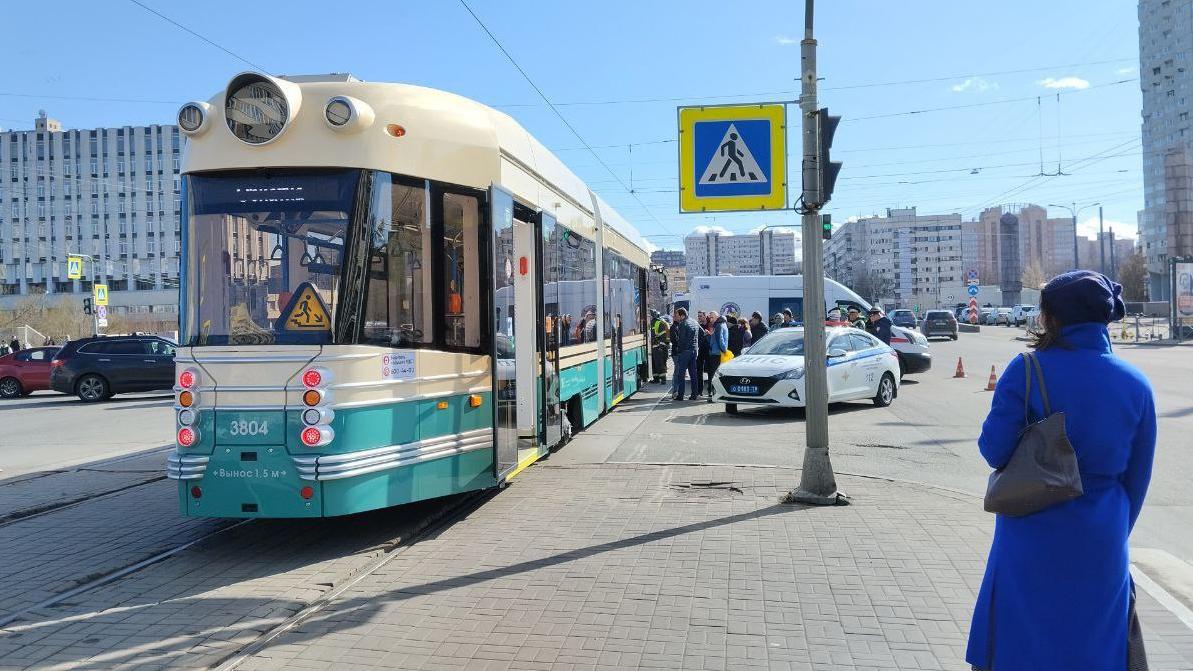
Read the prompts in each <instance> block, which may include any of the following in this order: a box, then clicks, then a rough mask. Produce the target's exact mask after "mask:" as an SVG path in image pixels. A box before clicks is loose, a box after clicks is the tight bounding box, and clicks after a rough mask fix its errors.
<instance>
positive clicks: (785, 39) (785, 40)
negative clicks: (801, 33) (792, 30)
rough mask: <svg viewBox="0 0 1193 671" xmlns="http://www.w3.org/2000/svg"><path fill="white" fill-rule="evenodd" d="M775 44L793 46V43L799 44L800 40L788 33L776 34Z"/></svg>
mask: <svg viewBox="0 0 1193 671" xmlns="http://www.w3.org/2000/svg"><path fill="white" fill-rule="evenodd" d="M775 44H779V45H782V46H785V47H787V46H791V45H792V44H799V40H798V39H797V38H794V37H789V36H787V35H775Z"/></svg>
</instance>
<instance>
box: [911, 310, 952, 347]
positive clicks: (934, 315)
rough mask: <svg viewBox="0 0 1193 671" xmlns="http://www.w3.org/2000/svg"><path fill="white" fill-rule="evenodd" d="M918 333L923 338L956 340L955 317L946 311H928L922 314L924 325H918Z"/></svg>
mask: <svg viewBox="0 0 1193 671" xmlns="http://www.w3.org/2000/svg"><path fill="white" fill-rule="evenodd" d="M920 332H922V333H923V334H924V337H925V338H931V337H932V336H945V337H946V338H952V339H953V340H956V339H957V317H955V316H954V315H953V313H952V312H949V311H948V310H929V311H928V312H927V313H925V314H924V323H923V324H921V325H920Z"/></svg>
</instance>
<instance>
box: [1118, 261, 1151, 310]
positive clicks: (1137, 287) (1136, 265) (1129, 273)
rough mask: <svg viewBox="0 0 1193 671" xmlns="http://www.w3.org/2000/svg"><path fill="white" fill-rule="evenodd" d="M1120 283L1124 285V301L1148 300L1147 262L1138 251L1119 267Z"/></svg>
mask: <svg viewBox="0 0 1193 671" xmlns="http://www.w3.org/2000/svg"><path fill="white" fill-rule="evenodd" d="M1118 282H1119V284H1121V285H1123V300H1127V301H1146V300H1147V260H1146V259H1144V258H1143V254H1141V253H1139V252H1138V251H1136V252H1135V253H1133V254H1131V255H1130V256H1128V257H1127V258H1126V259H1125V260H1123V262H1122V263H1121V264H1120V265H1119V267H1118Z"/></svg>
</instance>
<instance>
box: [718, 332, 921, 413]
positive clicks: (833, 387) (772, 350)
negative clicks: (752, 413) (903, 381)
mask: <svg viewBox="0 0 1193 671" xmlns="http://www.w3.org/2000/svg"><path fill="white" fill-rule="evenodd" d="M826 341H827V345H828V348H827V349H828V400H829V403H837V402H840V401H856V400H860V399H870V400H872V401H874V405H877V406H879V407H885V406H888V405H890V404H891V402H892V401H894V400H895V396H896V395H897V394H898V392H899V357H898V354H896V352H895V350H893V349H891V347H890V346H889V345H887V344H885V343H883V342H882V341H881V340H879V339H878V338H875V337H874V336H872V335H870V334H869V333H866V332H865V331H862V330H859V329H856V328H851V327H831V328H828V329H826ZM713 399H714V400H716V401H719V402H722V403H724V404H725V411H726V412H729V413H731V414H732V413H736V412H737V408H738V406H739V405H742V404H752V405H770V406H778V407H787V408H802V407H804V329H803V328H798V327H797V328H782V329H775V330H773V331H771V332H770V333H767V334H766V335H765V336H763V337H762V338H760V339H759V340H758V342H756V343H754V344H752V345H751V346H750V348H749V350H748V351H746V352H744V353H743V354H742V355H741V356H739V357H736V358H734V359H732V360H731V361H728V362H726V363H724V364H722V365H721V367H720V368H719V369H718V370H717V374H716V376H715V377H714V379H713Z"/></svg>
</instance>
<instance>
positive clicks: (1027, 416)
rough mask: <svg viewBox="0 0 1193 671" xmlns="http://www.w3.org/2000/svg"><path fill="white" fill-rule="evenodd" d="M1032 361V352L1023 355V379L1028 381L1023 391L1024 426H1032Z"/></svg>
mask: <svg viewBox="0 0 1193 671" xmlns="http://www.w3.org/2000/svg"><path fill="white" fill-rule="evenodd" d="M1031 359H1032V355H1031V352H1024V353H1023V378H1024V379H1025V380H1026V381H1027V386H1026V388H1024V390H1023V426H1029V425H1030V424H1031V369H1032V366H1031V363H1029V362H1030V361H1031Z"/></svg>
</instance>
